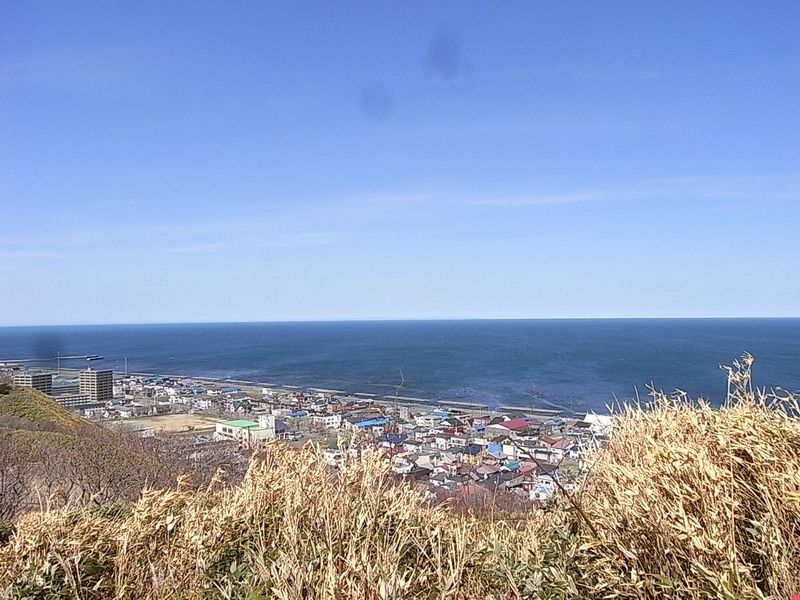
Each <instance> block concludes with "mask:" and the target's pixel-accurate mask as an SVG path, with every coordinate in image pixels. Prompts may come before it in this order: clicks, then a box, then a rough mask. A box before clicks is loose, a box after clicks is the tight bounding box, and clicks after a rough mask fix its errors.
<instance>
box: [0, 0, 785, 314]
mask: <svg viewBox="0 0 800 600" xmlns="http://www.w3.org/2000/svg"><path fill="white" fill-rule="evenodd" d="M798 22H800V5H798V4H797V3H796V2H784V3H779V2H752V3H743V2H724V3H723V2H712V3H705V4H702V5H701V4H700V3H695V2H686V3H680V2H663V3H660V4H658V5H657V4H655V3H646V4H642V3H638V2H631V3H624V2H615V3H599V2H593V3H570V2H567V3H561V2H558V3H544V2H524V3H515V2H506V3H488V2H487V3H477V2H474V3H473V2H453V3H447V2H437V3H431V2H394V3H390V2H387V3H375V2H363V3H349V2H346V3H303V2H286V3H282V4H279V3H277V2H250V3H238V2H218V3H208V2H192V3H180V4H178V3H175V4H169V3H165V2H160V1H159V2H138V3H111V2H97V3H87V4H84V3H79V2H69V3H65V2H52V3H48V2H36V3H30V2H17V3H12V2H6V3H2V5H0V214H2V232H1V233H0V279H1V280H2V281H3V285H2V286H0V287H2V292H0V323H4V324H38V323H109V322H163V321H220V320H221V321H240V320H287V319H288V320H295V319H348V318H462V317H464V318H471V317H530V318H538V317H641V316H798V315H800V302H799V301H798V298H800V245H799V244H798V228H799V227H800V110H798V106H800V30H798V28H797V23H798Z"/></svg>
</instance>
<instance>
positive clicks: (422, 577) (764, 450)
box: [0, 363, 800, 600]
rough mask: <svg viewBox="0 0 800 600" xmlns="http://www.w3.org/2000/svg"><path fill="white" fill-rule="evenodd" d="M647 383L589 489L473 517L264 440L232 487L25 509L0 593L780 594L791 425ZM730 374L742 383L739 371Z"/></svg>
mask: <svg viewBox="0 0 800 600" xmlns="http://www.w3.org/2000/svg"><path fill="white" fill-rule="evenodd" d="M739 367H740V370H738V371H736V372H732V381H733V384H734V389H733V392H732V394H731V397H730V398H729V402H728V403H727V404H726V406H724V407H723V408H722V409H720V410H712V409H711V408H710V407H709V406H707V405H705V404H703V403H693V402H690V401H688V400H687V399H686V398H684V397H681V396H676V397H671V398H668V397H666V396H664V395H663V394H655V401H654V402H653V404H651V405H649V406H646V407H645V406H640V407H635V408H631V409H628V410H627V411H626V412H625V413H624V414H621V415H620V416H619V417H618V420H617V424H616V432H615V435H614V438H613V441H612V443H611V444H610V445H609V446H608V447H607V448H606V449H604V450H602V451H600V452H599V453H598V454H597V455H595V456H594V457H592V459H591V462H592V464H593V468H592V471H591V474H590V476H589V478H588V480H587V481H586V482H585V483H584V485H583V487H582V490H581V491H580V492H579V493H578V494H576V495H574V496H572V497H570V498H564V499H562V501H561V502H560V503H559V504H558V505H556V506H554V507H553V508H551V509H549V510H546V511H544V510H535V511H531V512H528V513H526V514H522V515H520V514H516V515H503V514H484V515H477V516H474V515H473V516H465V515H463V514H458V513H456V512H454V511H452V510H450V509H449V508H448V507H446V506H430V505H428V504H427V503H426V502H425V500H424V499H423V497H422V496H421V495H420V494H419V493H417V492H415V491H413V490H412V489H411V488H408V487H406V486H403V485H397V484H396V483H394V482H393V480H392V479H391V478H390V477H389V475H388V472H387V469H386V466H385V464H384V463H383V462H382V461H381V460H380V459H379V458H377V457H374V458H370V459H362V460H356V461H353V462H352V463H350V464H349V465H347V466H346V467H345V469H344V470H343V472H342V473H341V474H339V475H336V474H333V473H331V472H330V470H329V469H327V468H325V467H324V466H322V465H321V463H320V461H319V460H318V456H317V455H316V452H315V450H313V449H307V450H305V451H303V452H302V453H297V452H294V451H291V450H289V449H286V448H284V447H281V446H274V447H272V448H271V449H270V450H269V451H268V452H267V453H266V454H265V455H264V456H262V457H260V458H259V459H256V460H254V461H253V462H252V464H251V467H250V470H249V472H248V474H247V477H246V479H245V480H244V481H243V482H242V483H241V484H240V485H235V486H231V487H223V486H213V485H212V486H210V487H209V488H208V489H207V490H205V491H202V492H201V493H197V492H195V491H189V490H184V489H180V488H178V489H173V490H168V491H148V492H145V493H144V495H143V496H142V498H141V499H140V500H139V501H137V502H136V503H134V504H132V505H130V506H129V507H127V508H120V507H119V506H117V507H114V508H113V509H106V508H104V507H98V508H94V509H75V510H56V511H51V512H46V513H31V514H29V515H27V516H25V517H23V518H21V519H20V520H19V522H18V524H17V533H16V535H15V536H14V537H13V538H12V539H11V541H10V542H9V543H8V544H7V545H6V546H4V547H0V565H2V566H0V590H5V593H6V595H8V596H9V597H20V598H21V597H26V598H29V597H49V598H72V597H81V598H87V599H88V598H119V599H122V598H130V599H134V598H152V599H156V598H159V599H161V598H165V599H166V598H172V599H178V598H242V599H244V598H247V599H251V600H252V599H256V598H285V599H298V600H299V599H301V598H315V599H331V600H334V599H336V600H342V599H356V598H358V599H361V598H368V599H378V598H461V599H472V598H497V599H500V598H543V599H545V598H547V599H557V598H558V599H560V598H564V599H566V598H569V599H575V600H577V599H579V598H589V599H600V598H638V599H645V598H697V599H700V598H725V599H734V598H753V599H755V598H769V599H776V600H777V599H778V598H788V597H790V595H791V594H792V593H796V592H797V591H798V590H800V424H798V421H797V419H796V418H794V417H793V416H790V415H796V414H797V412H796V411H797V404H796V401H795V399H794V398H793V397H791V396H789V395H778V394H763V393H755V392H753V391H752V390H751V389H750V386H749V363H745V364H744V365H740V366H739ZM737 378H738V379H737Z"/></svg>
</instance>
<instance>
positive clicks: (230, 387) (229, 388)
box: [219, 385, 241, 392]
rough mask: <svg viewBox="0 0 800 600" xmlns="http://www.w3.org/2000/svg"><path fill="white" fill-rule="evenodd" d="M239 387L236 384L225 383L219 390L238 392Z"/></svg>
mask: <svg viewBox="0 0 800 600" xmlns="http://www.w3.org/2000/svg"><path fill="white" fill-rule="evenodd" d="M240 389H241V388H240V387H239V386H238V385H226V386H225V387H223V388H220V390H219V391H220V392H238V391H239V390H240Z"/></svg>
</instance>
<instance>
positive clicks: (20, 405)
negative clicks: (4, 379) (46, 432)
mask: <svg viewBox="0 0 800 600" xmlns="http://www.w3.org/2000/svg"><path fill="white" fill-rule="evenodd" d="M2 417H12V418H17V419H22V420H24V421H28V422H29V423H34V424H44V423H47V424H51V425H56V426H63V427H75V426H77V425H79V424H81V423H85V421H83V420H82V419H80V418H79V417H77V416H75V415H73V414H72V413H71V412H69V411H68V410H66V409H65V408H64V407H62V406H60V405H59V404H58V403H57V402H56V401H55V400H53V399H52V398H49V397H47V396H46V395H44V394H43V393H42V392H40V391H38V390H34V389H31V388H23V387H17V386H12V387H11V388H10V389H9V390H8V393H0V418H2Z"/></svg>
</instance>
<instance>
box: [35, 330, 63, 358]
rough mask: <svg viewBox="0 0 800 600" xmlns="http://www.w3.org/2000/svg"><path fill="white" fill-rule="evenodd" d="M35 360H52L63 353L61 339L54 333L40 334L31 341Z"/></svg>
mask: <svg viewBox="0 0 800 600" xmlns="http://www.w3.org/2000/svg"><path fill="white" fill-rule="evenodd" d="M31 341H32V342H33V357H34V358H51V357H53V356H56V355H57V354H58V353H59V352H60V351H61V345H62V342H61V338H60V336H58V335H56V334H53V333H40V334H38V335H35V336H34V337H33V339H32V340H31Z"/></svg>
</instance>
